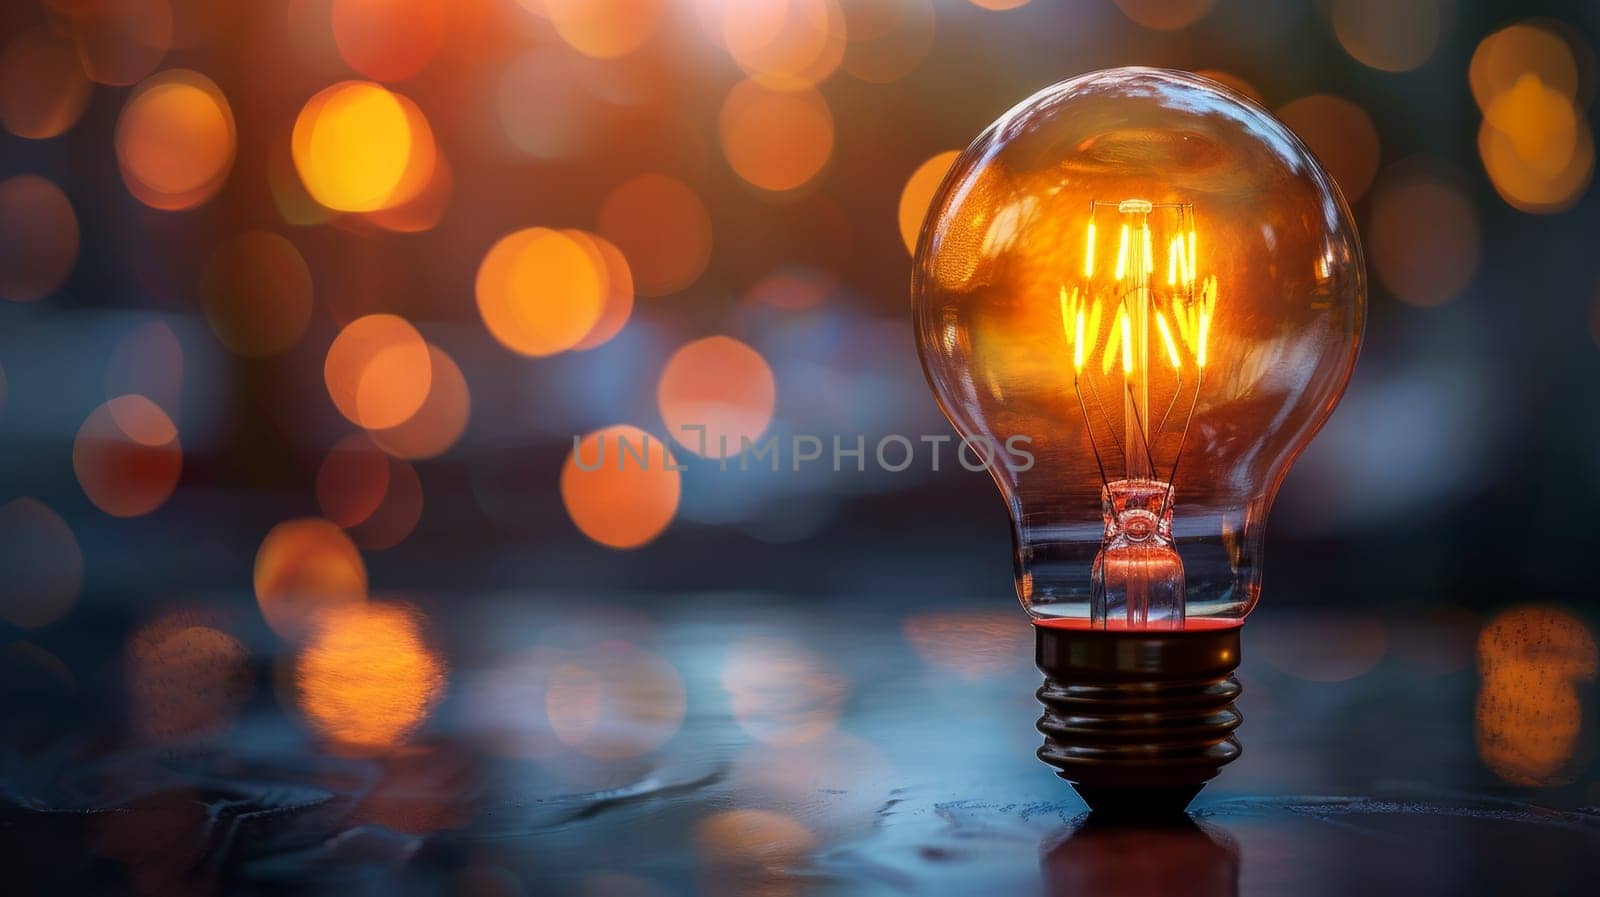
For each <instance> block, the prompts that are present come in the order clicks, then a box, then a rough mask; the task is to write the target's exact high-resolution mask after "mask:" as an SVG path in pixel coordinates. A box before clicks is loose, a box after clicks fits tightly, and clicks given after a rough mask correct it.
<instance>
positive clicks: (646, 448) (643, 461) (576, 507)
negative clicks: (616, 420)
mask: <svg viewBox="0 0 1600 897" xmlns="http://www.w3.org/2000/svg"><path fill="white" fill-rule="evenodd" d="M681 490H682V485H681V481H680V476H679V472H678V467H677V463H676V462H675V461H674V460H673V458H672V454H671V452H669V451H667V447H666V446H665V445H664V444H663V443H662V442H661V440H660V439H658V438H656V437H654V436H651V435H650V434H648V433H646V432H645V431H643V430H641V429H639V428H638V427H632V426H628V425H626V424H619V425H616V426H611V427H606V428H604V429H600V430H596V431H594V432H593V433H590V434H589V435H587V436H584V437H583V438H582V439H581V440H574V442H573V448H572V453H571V454H569V455H568V456H567V462H566V464H565V465H563V466H562V468H561V501H562V504H564V505H566V508H567V516H569V517H570V518H572V522H573V524H574V525H575V526H577V527H578V529H579V530H580V531H582V532H583V534H584V535H585V536H588V537H589V538H590V539H593V540H594V541H596V542H599V543H600V544H602V545H609V546H611V547H612V548H638V547H639V546H641V545H644V544H646V543H648V542H650V541H651V540H652V539H654V538H655V537H656V536H658V535H660V534H661V532H662V530H664V529H666V528H667V525H668V524H670V523H671V522H672V519H673V518H674V517H675V516H677V513H678V496H679V494H680V492H681Z"/></svg>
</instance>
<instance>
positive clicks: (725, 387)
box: [656, 336, 777, 463]
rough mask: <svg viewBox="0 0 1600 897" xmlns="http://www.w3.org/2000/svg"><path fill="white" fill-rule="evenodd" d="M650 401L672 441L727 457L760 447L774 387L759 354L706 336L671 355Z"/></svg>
mask: <svg viewBox="0 0 1600 897" xmlns="http://www.w3.org/2000/svg"><path fill="white" fill-rule="evenodd" d="M656 401H657V403H658V404H659V406H660V409H661V419H662V420H663V421H664V422H665V423H666V425H667V433H668V434H669V435H671V437H672V439H673V441H675V442H677V443H678V444H679V445H681V446H683V447H684V448H686V449H688V450H689V451H691V452H694V453H695V454H697V455H703V456H705V457H708V458H729V457H732V456H734V455H738V454H740V453H741V452H743V451H744V447H745V445H746V443H749V444H751V445H756V444H759V443H760V440H761V434H762V433H764V432H766V429H767V426H768V425H769V424H771V423H772V414H773V409H774V407H775V405H776V402H777V383H776V381H774V379H773V376H772V368H771V366H770V365H768V364H767V360H766V359H765V358H762V357H761V353H759V352H757V351H756V350H754V349H752V348H750V347H749V346H747V345H745V344H744V343H741V342H739V341H738V340H736V339H734V338H732V337H728V336H708V337H706V338H705V339H700V340H695V341H694V342H692V343H689V344H688V345H686V346H684V347H682V348H680V349H679V350H678V351H677V352H675V353H673V355H672V358H671V359H669V360H668V361H667V365H666V368H665V369H663V370H662V372H661V382H660V384H659V385H658V386H657V387H656ZM769 463H770V462H769Z"/></svg>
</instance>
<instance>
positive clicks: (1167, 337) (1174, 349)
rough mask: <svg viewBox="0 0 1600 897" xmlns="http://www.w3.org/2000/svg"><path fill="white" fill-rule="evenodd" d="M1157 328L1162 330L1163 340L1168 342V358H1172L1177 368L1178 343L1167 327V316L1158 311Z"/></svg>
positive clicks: (1173, 364)
mask: <svg viewBox="0 0 1600 897" xmlns="http://www.w3.org/2000/svg"><path fill="white" fill-rule="evenodd" d="M1156 329H1158V330H1160V331H1161V341H1162V342H1164V343H1166V344H1167V358H1169V359H1171V360H1172V369H1173V370H1177V369H1178V367H1179V364H1178V344H1177V343H1174V342H1173V341H1172V331H1171V330H1170V329H1168V328H1167V316H1166V315H1164V314H1162V313H1161V312H1159V311H1158V312H1156Z"/></svg>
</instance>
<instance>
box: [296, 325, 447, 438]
mask: <svg viewBox="0 0 1600 897" xmlns="http://www.w3.org/2000/svg"><path fill="white" fill-rule="evenodd" d="M323 380H324V382H325V383H326V384H327V387H328V395H329V396H330V397H331V398H332V399H333V404H334V405H335V406H336V407H337V408H338V409H339V413H340V414H343V415H344V416H345V418H346V419H347V420H349V421H350V422H351V423H353V424H356V425H357V426H361V427H367V428H369V429H375V430H381V429H386V428H388V427H395V426H399V425H400V424H403V423H405V422H406V421H408V420H410V419H411V417H412V416H413V415H415V414H416V413H417V411H419V410H420V409H421V408H422V405H423V403H424V402H426V401H427V399H428V392H429V388H430V387H431V386H432V384H433V363H432V356H431V355H430V353H429V352H428V344H427V343H426V342H424V341H423V339H422V334H420V333H418V332H417V328H415V327H413V326H411V324H410V323H409V322H408V321H406V320H405V319H404V318H401V317H399V316H397V315H387V314H377V315H367V316H365V317H362V318H358V319H356V320H354V321H351V322H350V323H349V324H348V325H346V326H345V328H344V329H343V330H341V331H339V336H338V337H337V338H336V339H334V341H333V344H332V345H331V346H329V347H328V357H327V361H326V363H325V364H324V365H323Z"/></svg>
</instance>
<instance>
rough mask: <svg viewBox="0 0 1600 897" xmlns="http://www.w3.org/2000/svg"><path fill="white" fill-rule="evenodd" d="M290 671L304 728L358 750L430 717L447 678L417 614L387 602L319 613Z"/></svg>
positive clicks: (389, 744)
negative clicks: (306, 726)
mask: <svg viewBox="0 0 1600 897" xmlns="http://www.w3.org/2000/svg"><path fill="white" fill-rule="evenodd" d="M294 669H295V678H294V681H295V689H296V694H297V696H298V701H299V707H300V710H301V712H302V713H303V714H304V716H305V719H306V721H307V723H309V724H310V726H311V728H312V730H313V731H315V732H316V733H317V734H318V735H319V736H321V737H323V738H325V739H327V740H328V741H330V742H331V743H332V744H333V746H335V747H336V748H337V749H340V750H345V751H349V752H352V753H358V754H366V753H379V752H385V751H389V750H393V749H395V748H397V747H399V746H401V745H403V744H404V743H405V742H406V741H407V740H408V739H409V738H410V737H411V735H412V734H413V733H414V732H415V731H416V730H417V728H418V727H420V726H421V725H422V724H423V723H424V722H426V721H427V720H428V717H429V716H430V715H432V713H433V709H434V707H435V706H436V705H437V704H438V702H439V699H440V698H441V697H442V696H443V694H444V690H445V686H446V684H447V682H448V679H449V669H448V667H447V665H446V664H445V662H444V659H443V658H442V657H440V656H439V654H438V653H437V652H436V651H435V650H434V648H433V647H431V645H430V644H429V642H428V639H427V636H426V632H425V621H424V620H423V618H422V616H421V614H420V613H419V612H418V611H417V610H416V609H415V608H413V607H410V606H409V605H404V604H393V603H377V602H373V603H367V604H357V605H348V606H345V607H340V608H336V609H329V610H327V611H325V612H323V613H321V614H319V615H318V616H317V620H316V623H315V626H314V627H313V631H312V633H311V635H310V637H309V638H308V639H307V640H306V643H305V645H304V646H303V647H302V648H301V650H300V653H299V655H298V656H297V658H296V660H295V668H294Z"/></svg>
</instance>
